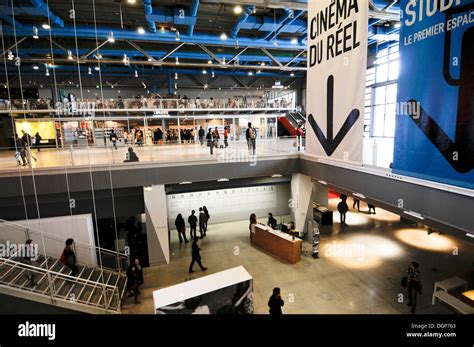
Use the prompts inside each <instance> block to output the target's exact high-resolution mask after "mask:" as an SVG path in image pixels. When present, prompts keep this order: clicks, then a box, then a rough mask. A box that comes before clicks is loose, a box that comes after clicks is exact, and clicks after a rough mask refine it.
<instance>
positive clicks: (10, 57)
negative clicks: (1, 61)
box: [8, 51, 15, 60]
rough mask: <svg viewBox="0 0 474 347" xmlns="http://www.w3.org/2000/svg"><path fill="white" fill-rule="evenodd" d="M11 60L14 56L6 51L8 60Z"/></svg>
mask: <svg viewBox="0 0 474 347" xmlns="http://www.w3.org/2000/svg"><path fill="white" fill-rule="evenodd" d="M13 58H15V56H14V55H13V52H12V51H8V60H13Z"/></svg>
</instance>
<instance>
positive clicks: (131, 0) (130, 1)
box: [127, 0, 137, 4]
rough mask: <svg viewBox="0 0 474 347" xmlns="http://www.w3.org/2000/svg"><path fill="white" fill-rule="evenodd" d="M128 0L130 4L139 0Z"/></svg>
mask: <svg viewBox="0 0 474 347" xmlns="http://www.w3.org/2000/svg"><path fill="white" fill-rule="evenodd" d="M127 2H128V3H129V4H134V3H136V2H137V0H127Z"/></svg>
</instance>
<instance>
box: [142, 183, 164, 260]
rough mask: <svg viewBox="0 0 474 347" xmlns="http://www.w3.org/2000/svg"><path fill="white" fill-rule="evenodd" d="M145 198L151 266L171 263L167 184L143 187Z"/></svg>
mask: <svg viewBox="0 0 474 347" xmlns="http://www.w3.org/2000/svg"><path fill="white" fill-rule="evenodd" d="M143 198H144V199H145V216H146V235H147V242H148V259H149V262H150V266H153V265H159V264H164V263H166V264H169V262H170V250H169V234H168V219H167V210H168V209H167V206H166V194H165V186H164V185H162V184H160V185H154V186H150V187H145V188H143Z"/></svg>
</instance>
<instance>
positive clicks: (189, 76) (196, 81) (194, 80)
mask: <svg viewBox="0 0 474 347" xmlns="http://www.w3.org/2000/svg"><path fill="white" fill-rule="evenodd" d="M187 76H188V78H189V79H190V80H191V81H193V82H194V83H195V84H196V86H198V87H199V86H200V87H203V86H204V84H205V83H202V82H201V80H200V79H199V78H197V77H196V76H193V75H187Z"/></svg>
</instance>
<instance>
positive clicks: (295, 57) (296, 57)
mask: <svg viewBox="0 0 474 347" xmlns="http://www.w3.org/2000/svg"><path fill="white" fill-rule="evenodd" d="M305 52H306V51H301V52H299V53H298V54H297V55H295V56H294V57H293V58H291V60H290V61H289V62H288V63H286V64H285V66H290V64H291V63H292V62H294V61H295V60H296V59H298V58H299V56H300V55H301V54H303V53H305Z"/></svg>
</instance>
